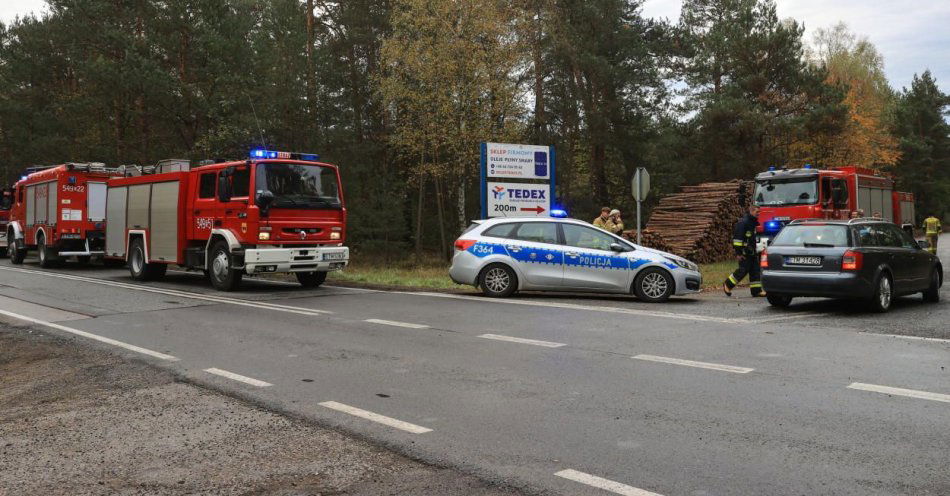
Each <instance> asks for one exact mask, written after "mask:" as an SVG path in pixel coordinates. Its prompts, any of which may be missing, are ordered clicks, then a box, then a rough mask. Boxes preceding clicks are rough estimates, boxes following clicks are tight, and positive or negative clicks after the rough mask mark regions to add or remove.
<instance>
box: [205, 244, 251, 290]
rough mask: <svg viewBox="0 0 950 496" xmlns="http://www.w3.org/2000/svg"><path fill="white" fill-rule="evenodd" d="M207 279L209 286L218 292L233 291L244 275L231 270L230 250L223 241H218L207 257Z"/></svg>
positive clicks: (238, 271)
mask: <svg viewBox="0 0 950 496" xmlns="http://www.w3.org/2000/svg"><path fill="white" fill-rule="evenodd" d="M209 261H210V263H211V267H209V276H210V277H209V278H210V279H211V285H212V286H214V288H215V289H217V290H220V291H234V290H235V289H237V287H238V286H239V285H240V284H241V278H242V277H243V276H244V273H243V272H241V271H240V270H237V269H233V268H232V265H233V263H232V258H231V250H229V249H228V244H227V243H226V242H224V241H218V242H217V243H215V244H214V245H213V246H212V247H211V256H210V257H209Z"/></svg>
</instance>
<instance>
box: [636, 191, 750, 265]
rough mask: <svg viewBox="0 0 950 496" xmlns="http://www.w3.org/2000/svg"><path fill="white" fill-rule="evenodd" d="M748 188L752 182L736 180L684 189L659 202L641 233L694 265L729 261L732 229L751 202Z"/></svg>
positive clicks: (731, 252) (731, 253)
mask: <svg viewBox="0 0 950 496" xmlns="http://www.w3.org/2000/svg"><path fill="white" fill-rule="evenodd" d="M751 188H752V183H751V182H749V181H738V180H735V181H729V182H726V183H703V184H698V185H696V186H684V187H683V188H682V190H681V191H680V192H679V193H674V194H671V195H667V196H665V197H663V198H662V199H661V200H660V203H659V204H658V205H657V206H656V208H654V209H653V215H651V216H650V220H649V222H648V223H647V226H646V227H647V228H646V229H644V231H643V232H644V234H646V233H647V232H648V231H651V232H652V233H653V234H652V236H654V239H656V240H658V241H659V242H662V243H663V244H665V246H666V248H659V247H657V248H658V249H661V250H666V251H671V252H673V253H675V254H677V255H679V256H681V257H685V258H688V259H690V260H692V261H694V262H697V263H710V262H718V261H722V260H727V259H730V258H732V255H733V251H732V228H733V226H734V225H735V223H736V221H738V220H739V217H742V215H743V214H744V213H745V210H746V209H747V207H748V205H749V203H750V202H751V201H752V194H751V193H752V189H751ZM633 236H634V237H636V232H634V233H633ZM644 244H645V245H647V246H651V245H649V244H647V243H646V242H644Z"/></svg>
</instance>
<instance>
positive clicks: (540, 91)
mask: <svg viewBox="0 0 950 496" xmlns="http://www.w3.org/2000/svg"><path fill="white" fill-rule="evenodd" d="M535 14H536V15H537V19H536V20H535V22H536V24H537V26H536V30H535V38H534V43H533V47H532V48H533V52H534V53H533V58H534V143H535V144H536V145H543V144H545V143H544V141H545V140H547V125H546V123H545V120H546V117H545V115H544V67H543V59H542V48H543V47H542V46H541V37H542V35H543V32H542V25H543V24H542V22H541V2H540V1H537V2H535Z"/></svg>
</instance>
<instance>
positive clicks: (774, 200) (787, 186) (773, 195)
mask: <svg viewBox="0 0 950 496" xmlns="http://www.w3.org/2000/svg"><path fill="white" fill-rule="evenodd" d="M754 198H755V204H756V205H760V206H767V207H776V206H780V205H808V204H812V203H816V202H817V201H818V180H817V179H815V178H810V179H800V180H797V181H775V180H766V181H760V182H757V183H756V184H755V197H754Z"/></svg>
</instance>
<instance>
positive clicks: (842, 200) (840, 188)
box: [832, 179, 848, 210]
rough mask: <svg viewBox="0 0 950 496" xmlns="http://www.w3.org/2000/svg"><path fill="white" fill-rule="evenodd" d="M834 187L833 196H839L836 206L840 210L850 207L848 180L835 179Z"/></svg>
mask: <svg viewBox="0 0 950 496" xmlns="http://www.w3.org/2000/svg"><path fill="white" fill-rule="evenodd" d="M832 189H833V190H834V193H833V197H837V200H836V201H835V208H837V209H839V210H841V209H844V208H848V182H847V181H845V180H844V179H835V180H834V181H833V182H832Z"/></svg>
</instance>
